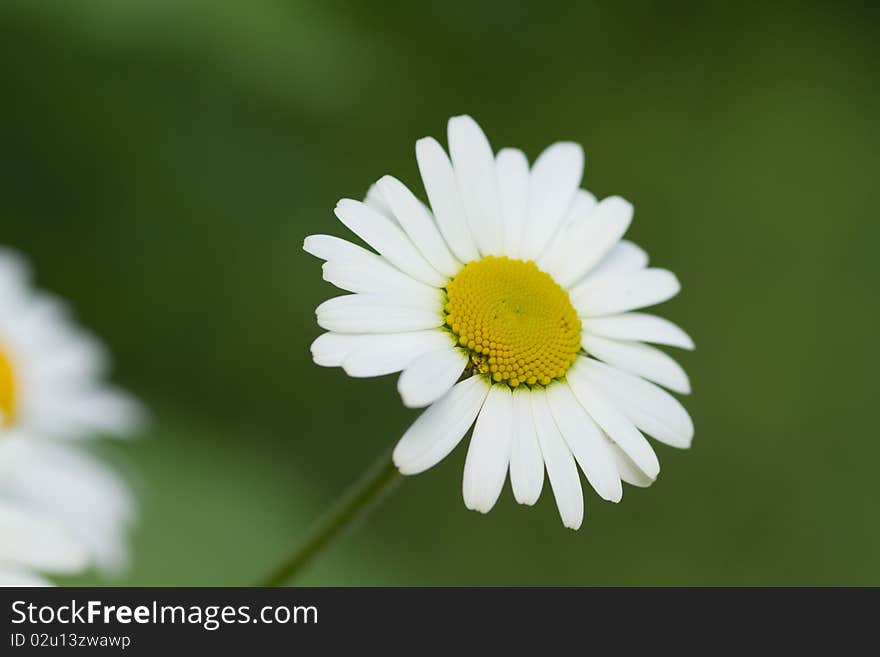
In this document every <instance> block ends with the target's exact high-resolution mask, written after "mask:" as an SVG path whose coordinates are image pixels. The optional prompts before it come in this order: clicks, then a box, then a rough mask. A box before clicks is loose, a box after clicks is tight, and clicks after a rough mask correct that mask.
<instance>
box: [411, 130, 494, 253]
mask: <svg viewBox="0 0 880 657" xmlns="http://www.w3.org/2000/svg"><path fill="white" fill-rule="evenodd" d="M416 159H417V160H418V162H419V171H420V172H421V174H422V183H423V184H424V185H425V192H427V194H428V200H429V201H430V203H431V209H432V210H433V212H434V217H435V218H436V219H437V225H438V227H439V228H440V232H441V233H442V235H443V238H444V239H445V240H446V243H447V244H449V248H450V249H451V250H452V252H453V253H454V254H455V256H456V257H457V258H458V259H459V260H460V261H461V262H471V261H472V260H479V259H480V252H479V251H478V250H477V245H476V242H475V241H474V238H473V235H471V229H470V227H469V226H468V220H467V214H466V213H465V210H464V203H463V202H462V200H461V193H460V192H459V191H458V183H457V182H456V180H455V171H453V169H452V163H451V162H450V161H449V157H448V156H447V155H446V151H444V150H443V147H442V146H441V145H440V144H438V143H437V140H436V139H433V138H432V137H425V138H423V139H419V140H418V141H417V142H416Z"/></svg>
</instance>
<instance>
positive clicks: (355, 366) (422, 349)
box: [342, 329, 453, 377]
mask: <svg viewBox="0 0 880 657" xmlns="http://www.w3.org/2000/svg"><path fill="white" fill-rule="evenodd" d="M350 337H359V338H364V339H363V340H362V341H361V342H360V344H358V346H357V348H356V349H354V350H353V351H352V352H351V353H350V354H349V355H348V356H347V357H346V359H345V361H344V362H343V363H342V368H343V369H344V370H345V373H346V374H348V375H349V376H353V377H369V376H383V375H385V374H391V373H393V372H399V371H401V370H403V369H404V368H406V367H407V366H408V365H410V364H411V363H412V362H413V361H415V360H416V359H417V358H418V357H420V356H422V355H423V354H426V353H428V352H431V351H436V350H437V349H443V348H444V347H446V346H448V345H450V344H453V341H452V340H451V339H450V337H449V335H448V334H447V333H446V332H444V331H438V330H436V329H431V330H428V331H413V332H410V333H392V334H388V335H360V336H350ZM372 338H380V340H376V341H373V340H372Z"/></svg>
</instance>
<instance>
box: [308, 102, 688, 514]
mask: <svg viewBox="0 0 880 657" xmlns="http://www.w3.org/2000/svg"><path fill="white" fill-rule="evenodd" d="M448 140H449V155H448V156H447V153H446V152H445V151H444V150H443V147H442V146H441V145H440V144H439V143H438V142H437V141H436V140H434V139H432V138H424V139H421V140H419V141H418V142H417V143H416V157H417V160H418V165H419V170H420V172H421V177H422V182H423V183H424V186H425V191H426V193H427V197H428V200H429V202H430V207H428V206H426V205H425V204H423V203H422V202H421V201H420V200H419V199H418V198H417V197H416V196H415V195H414V194H413V193H412V192H411V191H410V190H409V189H408V188H407V187H406V186H405V185H404V184H403V183H401V182H400V181H399V180H397V179H396V178H393V177H391V176H385V177H383V178H382V179H381V180H379V181H378V182H377V183H376V184H375V185H373V187H372V188H371V189H370V190H369V192H368V194H367V198H366V199H365V200H364V202H359V201H355V200H350V199H344V200H342V201H340V202H339V203H338V204H337V206H336V216H337V217H338V218H339V220H340V221H341V222H342V223H343V224H344V225H345V226H346V227H347V228H348V229H349V230H351V231H352V232H353V233H355V234H356V235H357V236H358V237H360V238H361V239H362V240H363V241H364V242H365V243H366V244H368V245H369V246H370V247H372V248H373V249H374V251H370V250H367V249H364V248H362V247H360V246H357V245H355V244H353V243H351V242H348V241H346V240H343V239H340V238H338V237H331V236H327V235H313V236H311V237H308V238H307V239H306V240H305V245H304V248H305V250H306V251H307V252H309V253H311V254H313V255H315V256H317V257H318V258H321V259H322V260H325V261H326V262H325V263H324V265H323V274H324V279H325V280H326V281H329V282H330V283H332V284H334V285H335V286H337V287H339V288H341V289H343V290H347V291H349V292H353V293H354V294H348V295H344V296H339V297H336V298H333V299H330V300H328V301H326V302H324V303H322V304H321V305H320V306H318V308H317V311H316V314H317V318H318V324H319V325H320V326H321V327H322V328H324V329H326V330H327V331H328V332H327V333H324V334H323V335H321V336H320V337H318V339H317V340H315V342H314V343H313V344H312V355H313V357H314V360H315V362H316V363H317V364H319V365H323V366H338V367H342V368H343V369H344V370H345V372H346V373H347V374H349V375H350V376H353V377H371V376H380V375H384V374H390V373H393V372H402V373H401V375H400V378H399V379H398V390H399V392H400V395H401V397H402V399H403V402H404V404H406V405H407V406H409V407H416V408H419V407H428V408H427V410H426V411H425V412H424V413H423V414H422V415H421V416H420V417H419V418H418V419H417V420H416V421H415V423H414V424H413V425H412V426H411V427H410V428H409V430H407V431H406V433H405V434H404V435H403V437H402V438H401V439H400V442H399V443H398V444H397V447H396V448H395V450H394V454H393V458H394V463H395V465H396V466H397V467H398V469H399V470H400V472H402V473H403V474H416V473H419V472H423V471H424V470H427V469H428V468H430V467H432V466H434V465H436V464H437V463H438V462H439V461H441V460H442V459H443V458H444V457H446V456H447V455H448V454H449V453H450V452H451V451H452V450H453V449H454V448H455V447H456V445H457V444H458V443H459V442H460V441H461V439H462V438H463V437H464V435H465V434H466V433H467V431H468V430H469V429H470V428H471V426H472V425H473V426H474V430H473V435H472V438H471V441H470V445H469V447H468V452H467V458H466V462H465V467H464V484H463V492H464V502H465V505H466V506H467V507H468V508H469V509H475V510H477V511H481V512H484V513H485V512H488V511H489V510H490V509H491V508H492V507H493V506H494V504H495V502H496V500H497V499H498V496H499V495H500V493H501V490H502V488H503V486H504V482H505V479H506V477H507V474H508V472H509V473H510V482H511V486H512V488H513V494H514V496H515V498H516V500H517V501H518V502H520V503H522V504H534V503H535V501H537V499H538V497H539V496H540V494H541V490H542V488H543V483H544V471H545V469H546V472H547V475H548V478H549V480H550V485H551V487H552V490H553V495H554V497H555V499H556V504H557V507H558V508H559V513H560V516H561V518H562V522H563V523H564V524H565V526H567V527H571V528H573V529H577V528H579V527H580V525H581V523H582V521H583V515H584V500H583V493H582V490H581V481H580V476H579V474H578V466H579V467H580V469H581V470H582V471H583V473H584V475H585V476H586V479H587V481H588V482H589V483H590V485H591V486H592V487H593V488H594V489H595V490H596V492H597V493H598V494H599V496H600V497H602V498H603V499H606V500H610V501H612V502H618V501H619V500H620V499H621V496H622V492H623V491H622V484H621V482H622V481H623V482H627V483H629V484H632V485H635V486H649V485H650V484H651V483H652V482H653V481H654V480H655V478H656V477H657V475H658V473H659V471H660V464H659V462H658V460H657V456H656V454H655V452H654V450H653V448H652V446H651V444H650V443H649V442H648V440H647V439H646V438H645V436H644V434H648V435H650V436H653V437H654V438H655V439H657V440H659V441H660V442H663V443H666V444H668V445H672V446H675V447H681V448H685V447H688V446H690V443H691V439H692V437H693V433H694V428H693V423H692V422H691V418H690V416H689V415H688V413H687V411H686V410H685V409H684V407H683V406H682V405H681V404H680V403H679V402H678V401H677V400H676V399H675V398H674V397H673V396H672V395H670V394H669V393H668V392H666V391H665V390H663V388H661V387H660V386H663V387H665V388H668V389H669V390H672V391H674V392H678V393H682V394H687V393H689V392H690V384H689V381H688V377H687V375H686V374H685V372H684V371H683V370H682V368H681V367H680V366H679V365H678V364H677V363H676V362H675V361H674V360H673V359H672V358H671V357H670V356H668V355H667V354H666V353H665V352H663V351H660V350H659V349H657V348H656V347H653V346H649V345H648V344H646V343H654V344H660V345H668V346H673V347H680V348H684V349H692V348H693V342H692V341H691V339H690V338H689V337H688V336H687V334H686V333H684V331H682V330H681V329H680V328H679V327H677V326H676V325H675V324H673V323H671V322H669V321H667V320H665V319H662V318H660V317H657V316H654V315H650V314H645V313H642V312H633V311H636V310H638V309H641V308H644V307H647V306H652V305H654V304H658V303H660V302H662V301H666V300H667V299H670V298H671V297H673V296H674V295H675V294H677V293H678V291H679V282H678V280H677V279H676V277H675V276H674V275H673V274H672V273H671V272H669V271H667V270H665V269H658V268H652V267H648V256H647V255H646V253H645V252H644V251H643V250H642V249H641V248H639V247H638V246H636V245H635V244H633V243H632V242H629V241H625V240H622V239H621V238H622V237H623V235H624V233H625V232H626V230H627V228H628V227H629V224H630V221H631V219H632V215H633V208H632V205H630V204H629V203H628V202H627V201H625V200H624V199H622V198H620V197H618V196H612V197H609V198H606V199H603V200H601V201H597V200H596V198H595V197H594V196H593V195H592V194H590V193H589V192H587V191H585V190H583V189H580V183H581V177H582V175H583V168H584V155H583V151H582V149H581V147H580V146H579V145H577V144H574V143H568V142H563V143H556V144H553V145H551V146H550V147H549V148H547V149H546V150H545V151H544V152H543V153H541V155H540V156H539V157H538V158H537V160H536V161H535V162H534V164H533V165H532V166H531V167H529V163H528V160H527V159H526V156H525V155H524V154H523V153H522V152H521V151H519V150H516V149H512V148H505V149H502V150H501V151H499V152H498V153H497V155H496V154H495V153H494V152H493V150H492V148H491V146H490V144H489V141H488V140H487V138H486V136H485V135H484V134H483V131H482V130H481V129H480V127H479V126H478V125H477V123H476V122H475V121H474V120H473V119H472V118H470V117H468V116H458V117H454V118H452V119H450V121H449V126H448Z"/></svg>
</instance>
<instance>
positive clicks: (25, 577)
mask: <svg viewBox="0 0 880 657" xmlns="http://www.w3.org/2000/svg"><path fill="white" fill-rule="evenodd" d="M43 586H52V584H51V583H50V582H49V581H48V580H47V579H44V578H42V577H39V576H37V575H34V574H33V573H29V572H27V571H24V570H16V569H13V568H9V567H7V566H0V588H6V587H43Z"/></svg>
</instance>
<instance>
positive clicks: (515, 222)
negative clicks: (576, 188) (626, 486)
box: [495, 148, 543, 476]
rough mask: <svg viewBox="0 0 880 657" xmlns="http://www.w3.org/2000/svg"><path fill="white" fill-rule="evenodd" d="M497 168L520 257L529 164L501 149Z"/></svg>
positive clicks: (507, 241)
mask: <svg viewBox="0 0 880 657" xmlns="http://www.w3.org/2000/svg"><path fill="white" fill-rule="evenodd" d="M495 167H496V169H497V171H498V194H499V197H500V199H501V216H502V221H503V225H504V254H505V255H506V256H508V257H510V258H519V252H520V245H521V243H522V237H523V230H524V229H525V225H526V220H527V218H528V214H529V161H528V159H527V158H526V156H525V154H524V153H523V152H522V151H520V150H517V149H515V148H502V149H501V150H500V151H499V152H498V156H497V157H496V158H495ZM542 469H543V466H542ZM542 476H543V475H542Z"/></svg>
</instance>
